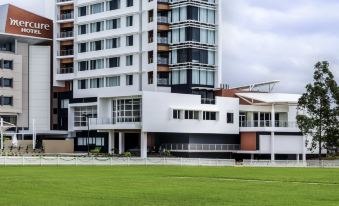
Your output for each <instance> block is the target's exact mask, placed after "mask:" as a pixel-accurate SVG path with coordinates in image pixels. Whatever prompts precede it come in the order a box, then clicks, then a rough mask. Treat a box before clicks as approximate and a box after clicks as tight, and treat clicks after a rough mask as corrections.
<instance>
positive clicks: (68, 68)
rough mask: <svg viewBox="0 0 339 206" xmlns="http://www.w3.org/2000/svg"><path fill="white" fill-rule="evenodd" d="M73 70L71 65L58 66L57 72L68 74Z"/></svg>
mask: <svg viewBox="0 0 339 206" xmlns="http://www.w3.org/2000/svg"><path fill="white" fill-rule="evenodd" d="M73 72H74V69H73V67H65V68H60V69H59V70H58V74H70V73H73Z"/></svg>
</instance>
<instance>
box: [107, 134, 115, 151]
mask: <svg viewBox="0 0 339 206" xmlns="http://www.w3.org/2000/svg"><path fill="white" fill-rule="evenodd" d="M108 153H109V154H114V130H110V131H109V132H108Z"/></svg>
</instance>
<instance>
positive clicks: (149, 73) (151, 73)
mask: <svg viewBox="0 0 339 206" xmlns="http://www.w3.org/2000/svg"><path fill="white" fill-rule="evenodd" d="M147 76H148V84H153V72H148V73H147Z"/></svg>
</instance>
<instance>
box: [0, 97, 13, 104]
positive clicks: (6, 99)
mask: <svg viewBox="0 0 339 206" xmlns="http://www.w3.org/2000/svg"><path fill="white" fill-rule="evenodd" d="M0 98H1V99H0V100H1V105H5V106H13V97H6V96H1V97H0Z"/></svg>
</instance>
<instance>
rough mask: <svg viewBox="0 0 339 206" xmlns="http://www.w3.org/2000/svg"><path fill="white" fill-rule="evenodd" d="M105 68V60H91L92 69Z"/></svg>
mask: <svg viewBox="0 0 339 206" xmlns="http://www.w3.org/2000/svg"><path fill="white" fill-rule="evenodd" d="M102 68H104V59H94V60H90V69H91V70H95V69H102Z"/></svg>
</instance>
